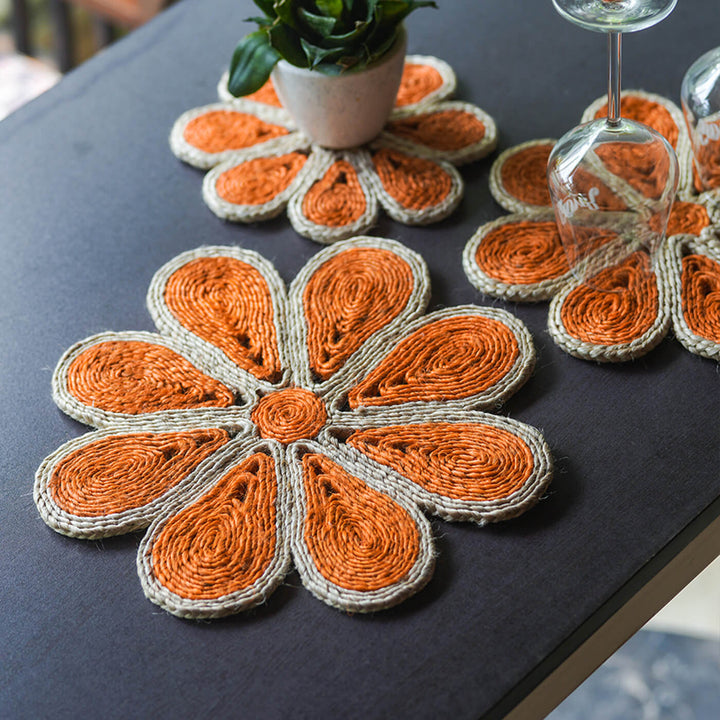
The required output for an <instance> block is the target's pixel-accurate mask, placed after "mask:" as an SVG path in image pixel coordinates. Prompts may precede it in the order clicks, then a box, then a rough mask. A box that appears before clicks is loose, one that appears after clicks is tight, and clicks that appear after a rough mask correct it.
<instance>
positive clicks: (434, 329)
mask: <svg viewBox="0 0 720 720" xmlns="http://www.w3.org/2000/svg"><path fill="white" fill-rule="evenodd" d="M519 353H520V349H519V347H518V342H517V339H516V338H515V335H514V334H513V332H512V331H511V330H510V328H508V327H507V325H505V324H503V323H501V322H499V321H498V320H494V319H492V318H487V317H483V316H481V315H467V316H461V317H450V318H442V319H440V320H435V321H434V322H430V323H428V324H427V325H424V326H422V327H421V328H419V329H418V330H415V332H413V333H412V334H410V335H409V336H408V337H406V338H404V339H403V340H401V341H400V343H399V344H398V345H397V346H396V347H395V349H394V350H392V351H391V352H390V354H389V355H387V357H385V359H384V360H383V361H382V362H381V364H380V365H379V366H378V367H377V368H376V369H375V370H373V371H372V372H371V373H370V374H369V375H368V376H367V377H366V378H365V379H364V380H363V381H362V382H360V383H359V384H358V385H357V386H355V387H354V388H353V389H352V390H351V391H350V393H349V394H348V401H349V403H350V407H352V408H353V409H354V408H357V407H359V406H361V405H395V404H398V403H405V402H414V401H432V400H440V401H447V400H458V399H461V398H467V397H471V396H472V395H476V394H478V393H480V392H482V391H483V390H487V389H488V388H489V387H492V386H493V385H495V384H496V383H497V382H499V381H500V380H501V379H502V378H503V377H504V376H505V375H507V373H508V372H509V371H510V370H511V368H512V367H513V366H514V364H515V361H516V360H517V358H518V355H519Z"/></svg>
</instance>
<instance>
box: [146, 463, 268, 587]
mask: <svg viewBox="0 0 720 720" xmlns="http://www.w3.org/2000/svg"><path fill="white" fill-rule="evenodd" d="M276 498H277V480H276V477H275V464H274V462H273V460H272V458H270V457H268V456H267V455H263V454H261V453H256V454H255V455H252V456H250V457H249V458H247V459H246V460H245V461H244V462H242V463H241V464H240V465H239V466H237V467H235V468H233V469H232V470H230V471H229V472H228V473H226V475H225V476H224V477H223V478H222V479H221V480H220V481H219V482H218V483H217V484H216V485H215V487H213V488H212V490H210V491H209V492H208V493H206V494H205V495H203V496H202V497H201V498H200V499H198V500H196V501H195V502H194V503H193V504H192V505H189V506H188V507H186V508H185V509H184V510H183V511H181V512H180V513H178V514H177V515H175V516H173V517H171V518H170V519H169V520H168V521H167V522H166V523H165V525H164V526H163V527H162V529H161V531H160V533H159V534H158V536H157V537H156V538H155V542H154V543H153V545H152V549H151V553H152V568H153V573H154V574H155V576H156V578H157V579H158V581H159V582H160V583H162V585H164V586H165V587H166V588H167V589H168V590H170V591H171V592H174V593H175V594H177V595H179V596H180V597H183V598H191V599H195V600H199V599H213V598H219V597H222V596H223V595H229V594H230V593H233V592H237V591H239V590H243V589H244V588H246V587H248V586H250V585H252V584H253V583H254V582H255V581H257V580H258V579H259V578H260V577H261V576H262V574H263V573H264V572H265V570H266V569H267V568H268V566H269V565H270V562H271V561H272V559H273V557H274V556H275V547H276V543H277V537H276V530H275V517H276V509H275V506H276Z"/></svg>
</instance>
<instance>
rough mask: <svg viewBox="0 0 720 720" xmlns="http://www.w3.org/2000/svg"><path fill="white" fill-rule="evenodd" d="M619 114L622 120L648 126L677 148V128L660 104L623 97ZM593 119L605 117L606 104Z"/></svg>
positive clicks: (640, 98) (629, 96)
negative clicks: (625, 119)
mask: <svg viewBox="0 0 720 720" xmlns="http://www.w3.org/2000/svg"><path fill="white" fill-rule="evenodd" d="M620 113H621V115H622V116H623V117H624V118H628V119H629V120H635V121H637V122H640V123H643V125H649V126H650V127H651V128H653V129H654V130H657V131H658V132H659V133H660V134H661V135H663V136H664V137H665V139H666V140H667V141H668V142H669V143H670V144H671V145H672V146H673V147H674V148H677V141H678V135H679V130H678V126H677V125H676V124H675V120H673V116H672V115H671V114H670V111H669V110H668V109H667V108H666V107H664V106H663V105H661V104H660V103H657V102H655V101H653V100H649V99H648V98H643V97H638V96H637V95H625V96H623V98H622V99H621V100H620ZM595 117H596V118H598V119H599V118H604V117H607V103H605V104H604V105H603V106H602V107H601V108H600V109H599V110H598V111H597V112H596V113H595Z"/></svg>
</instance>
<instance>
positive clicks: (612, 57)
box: [607, 32, 622, 125]
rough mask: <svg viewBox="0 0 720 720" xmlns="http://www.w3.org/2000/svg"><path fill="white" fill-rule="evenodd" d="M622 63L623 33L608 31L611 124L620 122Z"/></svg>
mask: <svg viewBox="0 0 720 720" xmlns="http://www.w3.org/2000/svg"><path fill="white" fill-rule="evenodd" d="M621 63H622V33H619V32H609V33H608V106H607V121H608V124H609V125H617V124H618V123H619V122H620V69H621Z"/></svg>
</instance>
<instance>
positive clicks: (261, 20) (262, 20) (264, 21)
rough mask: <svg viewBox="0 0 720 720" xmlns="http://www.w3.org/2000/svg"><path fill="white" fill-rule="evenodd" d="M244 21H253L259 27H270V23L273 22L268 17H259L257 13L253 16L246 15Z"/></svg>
mask: <svg viewBox="0 0 720 720" xmlns="http://www.w3.org/2000/svg"><path fill="white" fill-rule="evenodd" d="M245 22H254V23H257V24H258V25H259V26H260V27H261V28H266V27H270V25H272V24H273V21H272V19H271V18H269V17H260V16H259V15H256V16H254V17H247V18H245Z"/></svg>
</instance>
